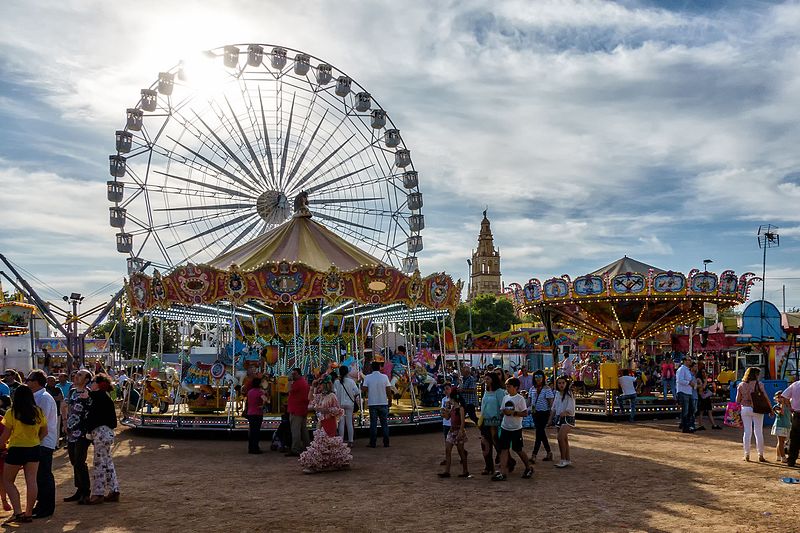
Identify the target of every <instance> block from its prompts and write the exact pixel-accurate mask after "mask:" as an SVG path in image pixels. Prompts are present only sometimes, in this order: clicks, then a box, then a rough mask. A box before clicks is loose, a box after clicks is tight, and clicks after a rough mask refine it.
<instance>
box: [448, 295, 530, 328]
mask: <svg viewBox="0 0 800 533" xmlns="http://www.w3.org/2000/svg"><path fill="white" fill-rule="evenodd" d="M469 306H471V307H472V332H473V333H484V332H486V331H490V332H492V333H502V332H504V331H508V330H509V329H511V326H512V324H518V323H519V318H518V317H517V315H516V314H515V313H514V305H513V304H512V303H511V301H510V300H508V299H506V298H502V297H500V298H498V297H497V296H494V295H492V294H484V295H481V296H478V297H476V298H475V299H474V300H472V302H470V303H469V304H467V303H463V304H461V305H459V306H458V309H457V310H456V317H455V322H456V332H457V333H464V332H465V331H469V315H470V308H469Z"/></svg>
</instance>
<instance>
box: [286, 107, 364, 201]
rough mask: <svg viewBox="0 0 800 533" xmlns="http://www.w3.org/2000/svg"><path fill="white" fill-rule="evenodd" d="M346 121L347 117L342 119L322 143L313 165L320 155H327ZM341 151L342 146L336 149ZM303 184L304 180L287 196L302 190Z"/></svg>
mask: <svg viewBox="0 0 800 533" xmlns="http://www.w3.org/2000/svg"><path fill="white" fill-rule="evenodd" d="M344 121H345V117H342V119H341V120H340V121H339V123H338V124H336V126H334V127H333V129H332V130H331V132H330V133H329V134H328V136H327V137H326V138H325V142H323V143H322V145H321V146H320V147H319V149H318V150H317V151H316V152H317V153H316V154H315V157H314V159H312V161H311V163H314V162H315V161H316V157H319V155H320V154H323V153H325V150H326V149H327V147H328V144H330V142H331V140H332V139H333V137H334V135H335V134H336V133H337V132H338V131H339V128H340V127H341V126H342V124H344ZM349 140H350V139H348V140H347V141H345V144H346V143H347V142H349ZM340 149H341V146H340V147H339V148H337V149H336V151H338V150H340ZM323 164H324V163H323ZM303 183H305V182H304V181H302V180H301V181H300V183H296V184H295V186H294V187H293V188H292V189H290V190H289V192H288V193H287V194H289V195H291V194H292V193H294V192H295V191H297V190H298V189H299V188H300V187H301V186H302V185H303Z"/></svg>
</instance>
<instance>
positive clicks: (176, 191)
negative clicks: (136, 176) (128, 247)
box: [118, 171, 235, 207]
mask: <svg viewBox="0 0 800 533" xmlns="http://www.w3.org/2000/svg"><path fill="white" fill-rule="evenodd" d="M153 172H155V171H153ZM118 183H124V184H125V185H126V186H127V185H136V184H131V183H130V182H118ZM137 186H138V185H137ZM143 191H149V192H159V193H162V194H171V195H174V196H187V195H188V196H194V197H196V198H209V199H212V200H233V199H234V198H235V197H234V196H230V195H227V196H221V195H220V194H218V193H209V194H203V192H202V191H198V190H196V189H188V188H187V189H184V188H181V187H176V186H165V185H154V184H147V185H142V186H140V188H139V189H137V190H136V192H134V193H133V194H134V195H138V194H141V193H142V192H143ZM131 199H133V198H132V197H131V198H127V199H126V200H125V202H123V203H122V204H120V206H122V207H124V206H125V205H126V204H128V203H130V200H131Z"/></svg>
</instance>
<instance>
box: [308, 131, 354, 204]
mask: <svg viewBox="0 0 800 533" xmlns="http://www.w3.org/2000/svg"><path fill="white" fill-rule="evenodd" d="M353 137H355V135H351V136H350V137H348V138H347V139H346V140H345V141H344V142H343V143H342V144H340V145H339V146H337V147H336V149H335V150H333V151H332V152H331V153H330V154H328V155H327V156H325V158H324V159H323V160H322V161H320V162H319V163H318V164H317V165H316V166H315V167H314V168H312V169H311V170H310V171H309V172H308V173H306V175H305V176H303V177H302V178H301V179H300V181H298V182H297V185H295V186H294V189H293V191H296V190H297V189H299V188H300V187H302V186H303V184H305V183H306V182H307V181H308V180H310V179H311V178H312V177H314V174H316V173H317V171H318V170H319V169H320V168H322V167H323V166H324V165H325V164H326V163H327V162H328V161H330V160H331V158H332V157H333V156H335V155H336V154H337V153H338V152H339V150H341V149H342V148H344V147H345V146H346V145H347V143H349V142H350V140H351V139H352V138H353ZM323 175H324V174H323Z"/></svg>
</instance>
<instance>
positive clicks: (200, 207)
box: [153, 204, 253, 211]
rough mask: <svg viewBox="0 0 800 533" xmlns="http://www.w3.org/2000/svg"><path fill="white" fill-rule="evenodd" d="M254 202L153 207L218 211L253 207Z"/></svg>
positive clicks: (173, 209) (167, 209)
mask: <svg viewBox="0 0 800 533" xmlns="http://www.w3.org/2000/svg"><path fill="white" fill-rule="evenodd" d="M252 207H253V204H217V205H193V206H189V207H165V208H160V209H153V211H212V210H214V211H216V210H219V209H246V208H252Z"/></svg>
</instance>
